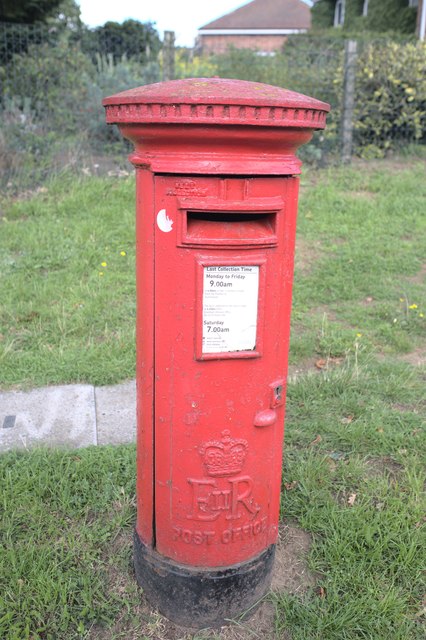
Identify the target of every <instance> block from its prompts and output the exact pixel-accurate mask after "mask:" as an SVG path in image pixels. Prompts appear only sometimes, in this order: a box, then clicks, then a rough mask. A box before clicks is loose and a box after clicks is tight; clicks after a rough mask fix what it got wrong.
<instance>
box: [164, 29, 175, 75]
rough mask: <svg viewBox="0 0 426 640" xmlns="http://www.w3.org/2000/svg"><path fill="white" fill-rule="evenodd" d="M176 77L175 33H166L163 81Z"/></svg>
mask: <svg viewBox="0 0 426 640" xmlns="http://www.w3.org/2000/svg"><path fill="white" fill-rule="evenodd" d="M174 77H175V32H174V31H165V32H164V41H163V80H174Z"/></svg>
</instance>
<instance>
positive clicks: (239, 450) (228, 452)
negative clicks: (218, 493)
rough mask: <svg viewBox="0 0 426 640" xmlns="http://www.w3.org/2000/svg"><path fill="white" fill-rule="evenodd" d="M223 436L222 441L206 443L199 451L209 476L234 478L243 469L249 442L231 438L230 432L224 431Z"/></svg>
mask: <svg viewBox="0 0 426 640" xmlns="http://www.w3.org/2000/svg"><path fill="white" fill-rule="evenodd" d="M222 436H223V438H222V439H221V440H211V441H210V442H205V443H204V444H203V445H201V447H200V450H199V451H200V454H201V456H202V458H203V464H204V468H205V470H206V472H207V474H208V475H209V476H223V477H226V476H233V475H235V474H236V473H239V472H240V471H241V469H242V468H243V464H244V460H245V458H246V455H247V448H248V445H247V440H241V439H236V438H231V435H230V432H229V431H228V430H225V431H222Z"/></svg>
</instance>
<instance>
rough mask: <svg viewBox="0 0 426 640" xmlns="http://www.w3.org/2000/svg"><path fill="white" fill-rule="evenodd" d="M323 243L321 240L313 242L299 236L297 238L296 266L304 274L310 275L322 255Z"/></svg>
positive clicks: (296, 269) (297, 270)
mask: <svg viewBox="0 0 426 640" xmlns="http://www.w3.org/2000/svg"><path fill="white" fill-rule="evenodd" d="M320 251H321V244H320V242H319V241H317V242H315V243H312V242H308V241H307V240H305V239H304V238H301V237H300V236H298V237H297V238H296V250H295V254H294V268H295V271H296V272H300V273H301V274H302V275H309V274H310V273H311V272H312V269H313V267H314V265H315V263H316V261H317V260H318V258H319V256H320Z"/></svg>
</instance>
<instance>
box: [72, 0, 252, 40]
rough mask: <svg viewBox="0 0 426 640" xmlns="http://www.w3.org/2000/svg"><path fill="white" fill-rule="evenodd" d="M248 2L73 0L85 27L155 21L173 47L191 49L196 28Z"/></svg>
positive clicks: (220, 0)
mask: <svg viewBox="0 0 426 640" xmlns="http://www.w3.org/2000/svg"><path fill="white" fill-rule="evenodd" d="M248 1H249V0H215V1H214V2H211V3H210V2H208V1H207V2H206V0H150V1H149V2H146V1H145V2H143V1H142V2H141V0H111V1H110V2H105V0H77V4H79V5H80V9H81V19H82V20H83V22H84V23H85V24H87V25H88V26H89V27H97V26H99V25H102V24H105V22H107V21H108V20H113V21H114V22H120V23H121V22H123V20H126V19H127V18H133V19H134V20H139V21H140V22H148V21H151V22H155V23H156V28H157V30H158V31H159V33H160V37H161V38H162V37H163V32H164V31H174V32H175V33H176V44H177V45H180V46H188V47H192V46H193V44H194V39H195V37H196V35H197V29H199V28H200V27H202V26H203V25H205V24H207V23H208V22H211V21H212V20H215V19H216V18H219V17H221V16H223V15H225V14H226V13H229V12H230V11H233V10H234V9H236V8H237V7H241V6H242V5H244V4H247V3H248Z"/></svg>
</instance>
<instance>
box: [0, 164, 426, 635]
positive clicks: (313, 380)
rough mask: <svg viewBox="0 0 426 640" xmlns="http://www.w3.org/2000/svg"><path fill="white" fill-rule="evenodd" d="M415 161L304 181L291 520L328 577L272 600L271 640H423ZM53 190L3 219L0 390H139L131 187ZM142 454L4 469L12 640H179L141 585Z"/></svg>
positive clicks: (5, 589) (2, 601)
mask: <svg viewBox="0 0 426 640" xmlns="http://www.w3.org/2000/svg"><path fill="white" fill-rule="evenodd" d="M407 162H409V166H408V168H407V169H406V170H405V169H403V168H401V165H400V164H399V163H397V164H392V163H369V164H363V165H359V166H353V167H352V168H342V169H335V168H334V169H333V170H331V169H330V170H325V171H320V172H315V173H313V172H312V173H311V172H308V171H307V172H306V173H305V177H304V178H303V185H304V186H303V188H302V193H301V201H300V216H299V227H298V241H299V245H298V256H297V260H296V274H295V287H294V312H293V321H292V340H291V354H290V359H291V363H292V365H294V366H295V367H296V368H298V369H299V370H301V371H302V373H301V374H299V375H298V376H297V377H295V378H292V379H291V381H290V383H289V386H288V404H287V418H286V425H287V426H286V448H285V462H284V483H285V484H284V486H283V494H282V515H283V517H284V518H285V519H286V521H287V522H293V523H297V525H298V526H299V527H302V528H303V529H305V530H306V531H308V532H309V533H310V534H311V535H312V540H313V543H312V547H311V551H310V554H309V558H308V561H309V567H310V569H311V570H312V571H315V572H316V573H317V575H318V582H317V585H316V586H315V587H312V588H309V589H308V590H306V591H304V592H301V593H299V594H285V593H283V594H281V595H279V596H278V595H277V596H273V597H271V601H272V602H273V605H274V607H275V627H276V637H277V638H283V637H285V636H284V632H286V633H288V634H289V636H290V638H291V640H358V639H366V640H367V639H368V640H420V638H423V637H424V635H423V628H422V626H421V622H422V612H423V616H424V602H423V600H422V598H423V597H424V584H423V582H422V575H421V570H422V568H424V565H425V560H426V558H425V549H426V545H425V536H424V507H425V502H424V493H423V491H424V483H425V468H426V465H425V449H426V447H425V435H426V433H425V421H424V417H425V408H426V394H425V380H426V377H425V368H424V367H421V366H413V365H410V364H409V363H408V362H407V361H406V360H407V357H408V359H409V360H410V354H411V355H412V354H413V353H418V354H422V353H423V357H424V349H425V335H426V319H425V317H424V316H425V315H426V308H425V307H426V296H425V292H426V282H425V280H426V272H425V251H424V247H425V246H426V216H425V206H424V202H425V197H424V196H425V195H426V186H425V181H424V164H421V163H419V162H418V161H417V160H416V161H414V162H413V161H408V160H407ZM47 188H48V190H47V192H41V193H38V194H37V195H36V196H35V197H33V198H31V199H27V200H25V201H17V202H14V203H10V202H9V203H4V205H3V207H4V212H5V215H6V218H7V221H4V219H3V222H1V223H0V231H1V233H0V245H1V246H0V263H1V270H2V278H1V280H0V290H1V291H0V300H1V305H2V306H1V316H0V317H1V329H0V334H1V338H0V349H1V351H0V354H1V355H0V377H1V382H0V383H1V385H2V386H3V387H4V388H6V387H8V386H11V385H24V386H25V385H39V384H45V383H51V382H71V381H86V382H92V383H95V384H103V383H107V382H108V383H112V382H118V381H120V380H123V379H125V378H128V377H131V376H133V375H134V347H133V343H134V275H133V272H134V228H133V217H134V214H133V189H134V182H133V180H131V179H129V180H122V181H119V182H117V181H116V180H115V181H111V180H101V179H93V178H92V179H86V180H84V181H79V182H78V184H74V183H73V181H72V179H71V178H69V177H65V178H64V179H63V181H62V182H58V181H56V182H52V183H51V184H50V185H48V187H47ZM121 251H125V252H126V256H122V255H121ZM103 261H106V262H107V266H106V267H104V268H103V267H101V263H102V262H103ZM100 271H102V272H103V273H104V275H103V276H100V275H99V272H100ZM4 276H6V277H4ZM315 362H317V365H318V366H317V367H314V366H313V365H314V363H315ZM318 367H319V368H318ZM134 458H135V450H134V447H132V446H129V447H118V448H110V447H100V448H89V449H85V450H78V451H74V452H60V451H52V452H48V451H44V450H35V451H32V452H25V453H8V454H4V455H3V456H1V457H0V475H1V477H0V486H1V502H0V510H1V514H0V516H1V517H0V537H1V545H2V546H1V549H2V551H1V552H0V638H2V639H3V638H4V639H5V640H30V639H31V640H59V639H60V640H77V639H78V640H81V639H87V640H118V638H123V639H124V638H125V639H126V640H131V639H133V638H141V639H143V640H146V639H147V638H154V639H161V640H162V639H163V638H164V637H170V638H173V640H175V638H182V637H183V636H182V635H178V634H177V632H175V631H173V632H172V631H171V630H170V629H166V630H164V628H163V627H162V622H161V619H159V618H158V616H155V615H154V614H153V613H152V611H151V610H150V608H149V607H148V606H147V605H146V604H145V603H144V600H143V596H142V594H141V591H140V589H139V588H138V587H137V586H136V584H135V580H134V576H133V572H132V568H131V535H132V528H133V524H134V520H135V497H134V496H135V460H134ZM248 626H249V623H248ZM173 633H174V634H175V635H173ZM170 634H171V635H170ZM201 637H202V638H211V639H213V638H220V637H222V636H221V634H219V633H217V634H214V633H210V632H209V633H207V632H204V633H200V634H195V635H192V634H188V635H187V636H186V638H193V639H194V640H195V639H196V638H201ZM242 637H244V638H245V637H247V638H248V637H250V631H249V632H248V633H247V635H246V636H242ZM253 637H256V636H253Z"/></svg>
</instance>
